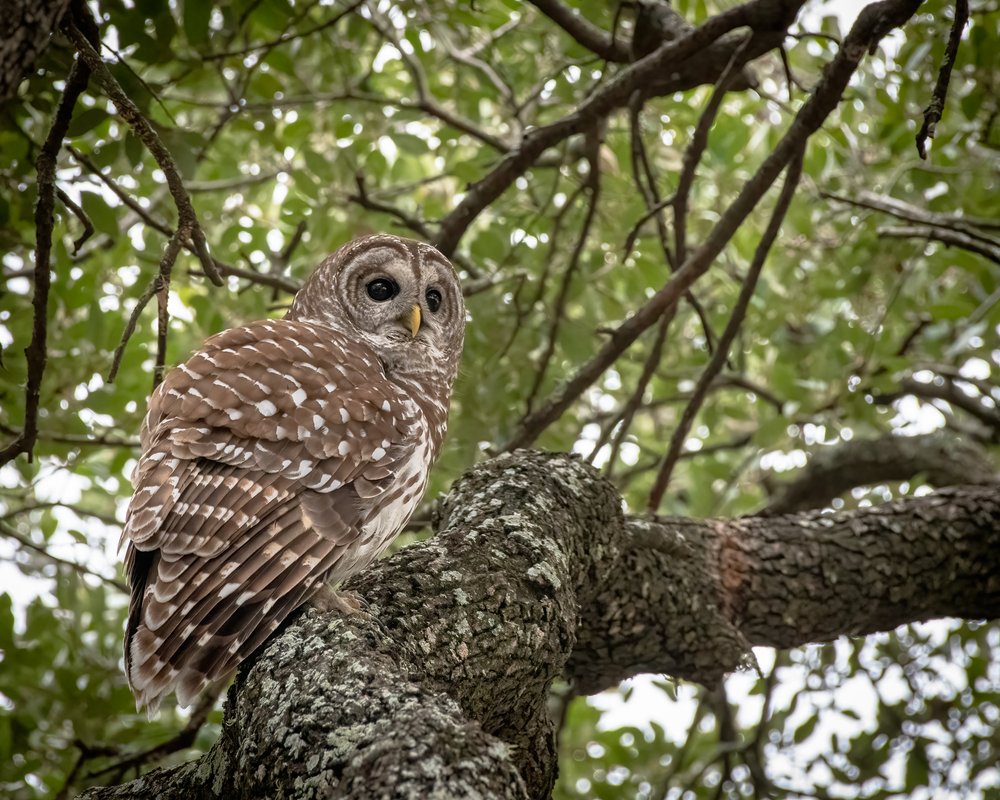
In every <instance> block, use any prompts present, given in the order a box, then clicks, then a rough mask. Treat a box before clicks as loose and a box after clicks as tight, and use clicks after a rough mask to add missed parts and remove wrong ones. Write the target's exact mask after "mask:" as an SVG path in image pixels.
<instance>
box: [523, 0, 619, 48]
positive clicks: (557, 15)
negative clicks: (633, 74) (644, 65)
mask: <svg viewBox="0 0 1000 800" xmlns="http://www.w3.org/2000/svg"><path fill="white" fill-rule="evenodd" d="M531 4H532V5H533V6H535V7H536V8H537V9H538V10H539V11H541V12H542V13H543V14H544V15H545V16H547V17H548V18H549V19H550V20H552V21H553V22H554V23H555V24H556V25H558V26H559V27H560V28H562V29H563V30H564V31H566V33H568V34H569V35H570V36H571V37H573V40H574V41H576V43H577V44H579V45H580V46H581V47H585V48H587V49H588V50H590V52H592V53H595V54H596V55H599V56H600V57H601V58H603V59H604V60H605V61H614V62H618V63H624V62H627V61H631V60H632V59H631V56H630V54H629V50H628V48H627V47H626V46H625V45H624V44H623V43H622V42H618V41H615V39H614V38H613V37H612V36H611V34H609V33H607V32H606V31H604V30H602V29H601V28H598V27H597V26H596V25H592V24H591V23H590V22H588V21H587V20H586V19H584V18H583V17H582V16H581V15H580V14H577V13H576V12H574V11H573V10H572V9H570V8H568V7H567V6H564V5H563V4H562V3H560V2H558V0H531Z"/></svg>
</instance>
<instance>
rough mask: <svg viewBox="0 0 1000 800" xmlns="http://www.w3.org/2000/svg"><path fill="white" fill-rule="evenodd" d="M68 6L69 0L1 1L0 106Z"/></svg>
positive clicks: (45, 44) (33, 61)
mask: <svg viewBox="0 0 1000 800" xmlns="http://www.w3.org/2000/svg"><path fill="white" fill-rule="evenodd" d="M69 4H70V0H4V2H3V3H2V5H0V8H2V11H3V13H2V14H0V104H2V103H4V102H5V101H7V100H9V99H11V98H12V97H13V96H14V95H15V94H16V93H17V87H18V84H20V82H21V80H22V79H23V78H24V77H25V76H26V75H27V74H28V73H29V72H30V71H31V70H32V68H33V67H34V66H35V62H36V61H37V60H38V57H39V56H40V55H41V54H42V52H43V51H44V50H45V48H46V47H48V44H49V39H50V37H51V36H52V32H53V31H54V30H56V28H57V26H58V25H59V21H60V20H61V19H62V18H63V15H64V14H65V13H66V9H67V8H69Z"/></svg>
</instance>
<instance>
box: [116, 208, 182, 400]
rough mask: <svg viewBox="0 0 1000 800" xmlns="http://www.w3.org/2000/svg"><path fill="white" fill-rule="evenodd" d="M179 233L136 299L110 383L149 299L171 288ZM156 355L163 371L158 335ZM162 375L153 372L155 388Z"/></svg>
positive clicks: (178, 245)
mask: <svg viewBox="0 0 1000 800" xmlns="http://www.w3.org/2000/svg"><path fill="white" fill-rule="evenodd" d="M180 231H181V229H180V228H178V229H177V233H180ZM177 233H175V234H174V235H173V236H172V237H171V238H170V241H169V242H168V243H167V247H166V249H165V250H164V252H163V258H162V259H161V260H160V271H159V272H158V273H157V275H156V277H155V278H153V280H152V281H150V283H149V286H147V287H146V290H145V291H144V292H143V293H142V294H141V295H140V296H139V299H138V300H136V303H135V308H133V309H132V313H131V314H129V317H128V321H127V322H126V323H125V330H124V331H122V338H121V341H119V342H118V347H116V348H115V352H114V355H113V356H112V358H111V368H110V369H109V370H108V383H113V382H114V380H115V376H117V375H118V368H119V367H120V366H121V361H122V356H123V355H124V353H125V345H127V344H128V341H129V339H131V338H132V334H134V333H135V327H136V325H137V324H138V322H139V317H140V316H142V311H143V309H144V308H145V307H146V304H147V303H149V301H150V300H152V299H153V297H154V296H157V295H160V293H161V292H163V291H169V288H170V278H169V273H170V268H172V267H173V262H174V261H176V259H177V253H178V251H179V249H180V239H181V237H179V236H178V235H177ZM165 264H169V266H168V267H167V268H166V272H167V282H166V284H164V278H163V274H164V265H165ZM164 328H165V326H164ZM163 346H164V347H165V346H166V345H165V343H164V345H163ZM156 357H157V365H158V366H159V367H160V370H161V372H162V364H161V363H160V357H161V353H160V343H159V337H158V340H157V355H156ZM160 377H161V376H158V375H157V374H156V371H155V370H154V373H153V388H154V389H155V388H156V387H157V385H158V384H159V382H160V381H159V378H160Z"/></svg>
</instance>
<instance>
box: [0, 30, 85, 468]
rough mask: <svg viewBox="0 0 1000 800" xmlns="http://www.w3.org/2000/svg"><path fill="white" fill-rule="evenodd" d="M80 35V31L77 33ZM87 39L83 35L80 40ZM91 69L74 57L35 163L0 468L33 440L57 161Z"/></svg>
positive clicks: (41, 372) (29, 449) (27, 450)
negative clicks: (15, 372) (17, 424)
mask: <svg viewBox="0 0 1000 800" xmlns="http://www.w3.org/2000/svg"><path fill="white" fill-rule="evenodd" d="M80 36H81V38H83V34H80ZM84 41H86V39H84ZM89 80H90V69H89V68H88V67H87V65H86V64H84V63H83V62H82V61H79V60H77V61H74V62H73V66H72V67H70V71H69V76H68V77H67V78H66V87H65V88H64V89H63V94H62V97H61V98H60V100H59V106H58V107H57V108H56V112H55V115H54V116H53V118H52V125H51V126H50V127H49V132H48V135H46V137H45V142H44V143H43V144H42V147H41V150H40V151H39V153H38V158H37V159H36V161H35V171H36V173H37V175H38V201H37V202H36V203H35V271H34V278H35V282H34V293H33V295H32V298H31V306H32V314H33V317H32V325H31V341H30V342H29V343H28V346H27V347H26V348H25V349H24V355H25V358H26V359H27V362H28V380H27V383H26V384H25V387H24V424H23V425H22V427H21V433H20V434H19V435H18V437H17V438H16V439H14V441H13V442H11V443H10V444H9V445H7V446H6V447H5V448H4V449H3V450H0V466H3V465H4V464H6V463H8V462H9V461H13V460H14V459H15V458H17V456H19V455H20V454H21V453H27V455H28V459H29V460H30V459H31V457H32V452H33V450H34V447H35V440H36V439H37V438H38V404H39V400H40V398H41V390H42V377H43V376H44V374H45V362H46V360H47V358H48V350H47V344H46V342H47V339H48V316H49V286H50V283H51V280H52V276H51V271H52V264H51V261H52V226H53V224H54V222H55V219H54V214H55V199H56V162H57V160H58V157H59V149H60V148H61V147H62V141H63V139H64V138H65V137H66V132H67V131H68V130H69V124H70V120H71V119H72V117H73V109H74V108H75V106H76V101H77V100H78V99H79V97H80V95H81V94H83V91H84V90H85V89H86V88H87V83H88V81H89Z"/></svg>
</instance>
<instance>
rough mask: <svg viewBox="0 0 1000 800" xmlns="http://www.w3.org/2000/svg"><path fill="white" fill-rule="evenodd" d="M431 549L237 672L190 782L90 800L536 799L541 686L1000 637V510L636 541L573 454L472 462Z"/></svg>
mask: <svg viewBox="0 0 1000 800" xmlns="http://www.w3.org/2000/svg"><path fill="white" fill-rule="evenodd" d="M438 527H439V529H440V530H439V532H438V533H437V534H436V535H435V536H434V537H432V538H430V539H428V540H427V541H424V542H421V543H418V544H415V545H412V546H410V547H407V548H404V549H402V550H400V551H399V552H397V553H396V554H394V555H393V556H392V557H390V558H388V559H385V560H384V561H382V562H380V563H378V564H376V565H375V566H374V567H372V568H370V569H369V570H367V571H365V572H364V573H362V574H360V575H358V576H355V578H354V579H352V580H351V581H350V582H349V583H348V586H347V588H350V589H353V590H355V591H358V592H359V593H360V594H361V595H362V596H363V597H365V599H366V600H367V601H368V603H369V609H368V611H369V615H368V616H354V617H350V618H343V617H340V616H337V614H336V613H326V612H321V611H319V610H318V609H315V608H306V609H305V610H304V611H303V612H301V613H300V614H298V615H297V616H296V617H295V618H294V619H292V620H291V621H290V622H289V624H288V625H287V626H286V627H285V628H284V629H283V630H282V631H281V632H280V633H279V634H278V635H276V636H275V637H273V638H272V639H271V640H270V642H268V643H267V644H266V645H265V646H264V647H263V648H262V649H261V651H260V653H259V654H257V656H256V657H255V658H254V659H252V660H251V663H249V664H248V665H246V666H245V668H244V669H243V670H242V671H241V673H240V675H239V676H238V678H237V681H236V683H235V684H234V686H233V687H232V688H231V690H230V693H229V696H228V701H227V706H226V714H225V723H224V726H223V732H222V735H221V736H220V738H219V740H218V741H217V742H216V744H215V745H214V747H213V748H212V750H211V751H210V752H209V753H207V754H206V755H205V756H204V757H202V759H200V760H199V761H198V762H194V763H192V764H187V765H184V766H181V767H178V768H173V769H166V770H158V771H155V772H152V773H150V774H149V775H147V776H144V777H143V778H141V779H139V780H138V781H135V782H133V783H131V784H126V785H124V786H121V787H111V788H102V789H95V790H91V792H89V793H88V794H87V795H86V796H87V797H88V798H131V797H150V796H157V797H163V798H173V797H177V798H184V800H196V799H197V798H202V797H205V798H208V797H224V798H251V797H276V798H277V797H281V798H303V799H305V798H320V797H348V798H350V797H394V798H395V797H400V798H409V797H413V798H417V797H420V798H426V797H430V798H459V797H461V798H476V797H483V798H526V797H539V798H540V797H547V796H549V794H550V793H551V788H552V785H553V782H554V780H555V775H556V754H555V748H554V743H553V725H552V722H551V721H550V720H549V718H548V715H547V713H546V698H547V694H548V690H549V687H550V685H551V682H552V681H553V680H554V679H555V678H557V677H564V678H565V679H567V680H568V681H569V682H570V683H571V685H572V686H573V689H574V691H577V692H581V693H587V692H593V691H598V690H600V689H603V688H605V687H607V686H611V685H614V684H615V683H616V682H617V681H619V680H621V679H622V678H626V677H629V676H630V675H634V674H636V673H639V672H662V673H667V674H671V675H674V676H681V677H686V678H690V679H693V680H701V681H703V682H706V683H711V682H714V681H717V680H718V678H719V677H720V676H722V675H724V674H725V673H726V672H727V671H730V670H732V669H734V668H737V667H738V666H739V665H740V664H741V662H742V661H743V660H744V659H745V656H746V654H747V653H748V652H749V648H750V646H751V645H755V644H775V645H778V646H791V645H794V644H800V643H804V642H808V641H813V640H816V639H826V638H830V637H832V636H836V635H838V634H839V633H857V632H859V631H867V630H876V629H879V628H880V626H881V627H887V626H888V627H891V626H893V625H896V624H899V623H900V622H905V621H908V620H910V619H926V618H928V617H931V616H945V615H963V616H971V617H989V616H1000V578H998V577H997V576H998V575H1000V547H997V544H998V539H1000V492H998V491H997V489H996V487H995V486H988V487H966V488H961V489H950V490H947V491H946V492H941V493H938V494H935V495H931V496H928V497H923V498H914V499H908V500H904V501H900V502H898V503H893V504H888V505H886V506H884V507H881V508H879V509H863V510H859V511H855V512H848V513H839V514H822V513H818V512H811V513H803V514H794V515H786V516H770V517H756V518H755V517H748V518H743V519H740V520H728V521H723V520H705V521H697V520H687V519H625V518H623V516H622V512H621V501H620V499H619V497H618V495H617V494H616V493H615V491H614V489H613V488H612V487H611V486H610V484H608V483H607V482H606V481H604V480H603V479H602V478H601V477H600V476H599V475H598V474H597V473H596V472H595V471H594V470H593V469H591V468H590V467H588V466H586V465H584V464H583V463H581V462H580V461H578V460H576V459H573V458H572V457H569V456H565V455H555V454H547V453H539V452H529V451H518V452H516V453H514V454H513V455H508V456H503V457H501V458H497V459H494V460H492V461H488V462H485V463H483V464H480V465H479V466H477V467H476V468H474V469H473V470H471V471H470V473H469V474H468V475H467V476H466V477H465V478H463V479H462V480H461V481H459V482H458V484H456V486H455V487H454V488H453V489H452V491H451V492H450V493H449V495H448V496H447V497H446V498H445V499H444V501H443V502H442V504H441V513H440V521H439V525H438Z"/></svg>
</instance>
